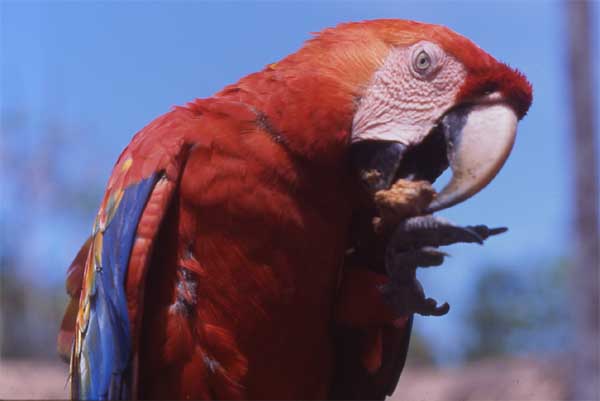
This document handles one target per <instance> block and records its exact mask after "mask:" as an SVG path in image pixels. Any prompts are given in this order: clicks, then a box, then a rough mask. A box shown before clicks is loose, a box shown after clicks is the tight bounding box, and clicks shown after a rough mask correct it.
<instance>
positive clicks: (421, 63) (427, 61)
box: [414, 50, 431, 73]
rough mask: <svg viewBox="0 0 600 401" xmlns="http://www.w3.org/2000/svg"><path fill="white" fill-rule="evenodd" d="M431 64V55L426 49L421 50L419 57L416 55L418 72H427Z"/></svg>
mask: <svg viewBox="0 0 600 401" xmlns="http://www.w3.org/2000/svg"><path fill="white" fill-rule="evenodd" d="M429 66H431V57H429V54H427V52H426V51H425V50H421V51H420V52H419V54H417V57H415V62H414V67H415V70H416V71H418V72H421V73H423V72H426V71H427V69H428V68H429Z"/></svg>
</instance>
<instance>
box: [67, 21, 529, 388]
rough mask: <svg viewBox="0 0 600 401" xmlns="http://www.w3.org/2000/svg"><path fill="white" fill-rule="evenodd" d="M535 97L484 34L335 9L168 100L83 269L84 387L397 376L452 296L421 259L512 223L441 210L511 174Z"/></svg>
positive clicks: (110, 194) (76, 270) (82, 256)
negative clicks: (428, 288)
mask: <svg viewBox="0 0 600 401" xmlns="http://www.w3.org/2000/svg"><path fill="white" fill-rule="evenodd" d="M531 100H532V94H531V86H530V84H529V83H528V82H527V80H526V79H525V77H524V76H523V75H522V74H521V73H519V72H518V71H516V70H513V69H511V68H509V67H508V66H507V65H505V64H502V63H500V62H498V61H496V60H495V59H494V58H492V57H491V56H490V55H488V54H487V53H485V52H484V51H483V50H481V49H480V48H479V47H477V46H476V45H475V44H473V43H472V42H471V41H469V40H468V39H466V38H464V37H462V36H460V35H458V34H456V33H454V32H453V31H451V30H449V29H447V28H445V27H442V26H436V25H429V24H423V23H417V22H412V21H404V20H391V19H389V20H374V21H367V22H361V23H347V24H342V25H339V26H337V27H335V28H331V29H326V30H324V31H322V32H321V33H319V34H318V35H316V36H315V37H314V38H313V39H311V40H309V41H308V42H307V43H306V44H305V45H304V46H303V47H302V48H301V49H300V50H299V51H298V52H296V53H294V54H292V55H290V56H287V57H285V58H284V59H283V60H281V61H279V62H277V63H273V64H270V65H268V66H267V67H265V68H264V69H263V70H262V71H260V72H257V73H254V74H250V75H248V76H246V77H244V78H242V79H241V80H240V81H239V82H237V83H235V84H233V85H230V86H227V87H226V88H225V89H223V90H222V91H220V92H218V93H217V94H215V95H214V96H212V97H210V98H207V99H198V100H195V101H193V102H191V103H189V104H187V105H186V106H183V107H176V108H175V109H174V110H172V111H171V112H169V113H167V114H165V115H163V116H162V117H159V118H157V119H156V120H155V121H153V122H152V123H150V125H148V126H147V127H145V128H144V129H142V130H141V131H140V132H138V133H137V134H136V135H135V137H134V138H133V140H132V141H131V143H130V144H129V145H128V146H127V148H126V149H125V150H124V151H123V153H122V154H121V156H120V157H119V159H118V161H117V163H116V165H115V167H114V170H113V173H112V175H111V177H110V180H109V182H108V187H107V190H106V194H105V196H104V199H103V201H102V204H101V206H100V210H99V212H98V215H97V218H96V221H95V223H94V228H93V233H92V236H91V237H90V239H89V240H88V241H87V242H86V243H85V244H84V246H83V247H82V250H81V251H80V252H79V254H78V255H77V257H76V258H75V260H74V262H73V264H72V265H71V267H70V269H69V272H68V278H67V289H68V292H69V293H70V295H71V296H72V301H71V303H70V305H69V306H68V308H67V312H66V314H65V319H64V321H63V325H62V327H61V332H60V334H59V349H60V350H61V352H62V353H63V354H65V355H67V356H68V355H70V363H71V381H72V384H71V386H72V396H73V397H74V398H142V399H144V398H180V399H200V398H217V399H225V398H253V399H273V398H279V399H284V398H285V399H288V398H295V399H309V398H322V399H323V398H371V399H374V398H383V397H385V395H387V394H391V392H392V391H393V390H394V388H395V386H396V383H397V380H398V377H399V374H400V371H401V370H402V367H403V365H404V360H405V356H406V352H407V347H408V339H409V336H410V330H411V324H412V316H413V313H420V314H424V315H427V314H433V315H440V314H444V313H446V312H447V310H448V307H447V305H442V306H437V304H436V301H435V300H433V299H428V298H425V295H424V293H423V291H422V289H421V287H420V285H419V284H418V282H417V281H416V278H415V275H414V271H415V268H416V267H417V266H429V265H437V264H440V263H441V262H442V261H443V256H444V254H443V253H441V252H439V251H438V250H437V249H436V247H437V246H439V245H444V244H450V243H453V242H458V241H464V242H481V241H482V240H483V239H485V238H486V237H487V236H488V235H492V234H495V233H498V232H500V231H501V230H494V229H492V230H489V229H487V227H485V226H476V227H458V226H454V225H452V224H450V223H448V222H446V221H444V220H442V219H440V218H437V217H435V216H433V215H432V213H433V212H435V211H438V210H440V209H443V208H446V207H449V206H452V205H454V204H456V203H458V202H461V201H463V200H465V199H467V198H468V197H470V196H472V195H473V194H474V193H476V192H477V191H479V190H480V189H481V188H483V187H484V186H485V185H487V184H488V183H489V181H491V180H492V179H493V177H494V176H495V175H496V173H497V172H498V170H499V169H500V168H501V166H502V165H503V163H504V161H505V160H506V158H507V157H508V154H509V152H510V149H511V147H512V144H513V141H514V137H515V132H516V125H517V122H518V120H519V119H521V118H522V117H523V116H524V115H525V113H526V112H527V110H528V108H529V106H530V103H531ZM448 165H449V166H450V167H451V169H452V172H453V178H452V180H451V182H450V183H449V184H448V185H447V186H446V187H445V188H444V189H443V190H442V191H441V192H440V194H438V195H437V196H436V195H435V193H434V192H433V190H432V188H431V185H430V184H431V183H432V182H433V181H434V180H435V178H436V177H437V176H439V175H440V174H441V172H442V171H443V170H444V169H445V168H446V167H448ZM415 216H416V217H415ZM373 222H375V224H373Z"/></svg>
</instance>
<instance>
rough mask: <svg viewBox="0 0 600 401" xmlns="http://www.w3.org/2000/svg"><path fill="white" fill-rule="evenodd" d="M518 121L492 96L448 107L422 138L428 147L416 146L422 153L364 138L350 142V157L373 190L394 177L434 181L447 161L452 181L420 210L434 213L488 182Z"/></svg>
mask: <svg viewBox="0 0 600 401" xmlns="http://www.w3.org/2000/svg"><path fill="white" fill-rule="evenodd" d="M517 123H518V117H517V114H516V112H515V111H514V110H513V108H512V107H510V106H509V105H508V104H506V103H505V102H503V101H502V100H501V99H500V97H499V95H498V94H493V95H491V96H488V97H487V98H486V99H485V100H483V101H481V102H477V103H471V104H467V105H462V106H459V107H456V108H454V109H451V110H450V111H448V112H447V113H446V114H445V115H444V116H443V117H442V118H441V119H440V121H439V123H438V125H437V126H436V127H435V128H434V129H433V130H432V132H431V133H430V134H429V135H428V137H429V138H426V139H425V140H424V141H423V145H424V144H425V142H427V145H426V146H421V144H420V145H417V147H419V146H421V148H423V147H426V148H427V150H426V151H416V152H415V151H414V149H410V148H409V147H407V146H405V145H403V144H401V143H397V142H390V141H365V142H362V143H361V142H358V143H355V144H353V148H352V149H351V152H352V155H351V157H352V161H353V164H354V166H355V168H357V170H358V172H359V176H360V178H361V181H362V182H363V183H364V184H365V186H366V187H367V188H368V189H369V191H370V192H372V193H375V192H377V191H379V190H381V189H387V188H389V187H390V186H391V185H392V184H393V183H394V181H395V180H396V179H398V178H407V179H427V180H429V181H430V182H433V181H434V180H435V178H437V176H439V175H440V174H441V172H442V171H443V170H444V169H445V168H446V167H448V165H449V166H450V168H451V170H452V179H451V180H450V182H449V183H448V185H446V186H445V187H444V188H443V189H442V190H441V191H440V192H439V194H438V195H437V196H436V197H435V198H434V199H433V201H432V202H431V204H430V205H429V206H428V207H427V209H426V210H425V212H426V213H433V212H435V211H438V210H441V209H445V208H448V207H450V206H453V205H456V204H457V203H460V202H462V201H464V200H466V199H468V198H470V197H471V196H473V195H474V194H476V193H477V192H479V191H480V190H481V189H483V188H484V187H485V186H486V185H488V184H489V183H490V181H491V180H492V179H493V178H494V177H495V176H496V174H497V173H498V171H499V170H500V169H501V168H502V166H503V165H504V162H505V161H506V159H507V158H508V155H509V154H510V151H511V149H512V146H513V143H514V140H515V134H516V130H517ZM442 138H443V139H442ZM444 144H445V145H444ZM444 147H445V149H443V148H444ZM440 148H441V149H442V150H440ZM418 153H420V154H418ZM415 154H417V156H416V157H415Z"/></svg>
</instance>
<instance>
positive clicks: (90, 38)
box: [0, 1, 600, 359]
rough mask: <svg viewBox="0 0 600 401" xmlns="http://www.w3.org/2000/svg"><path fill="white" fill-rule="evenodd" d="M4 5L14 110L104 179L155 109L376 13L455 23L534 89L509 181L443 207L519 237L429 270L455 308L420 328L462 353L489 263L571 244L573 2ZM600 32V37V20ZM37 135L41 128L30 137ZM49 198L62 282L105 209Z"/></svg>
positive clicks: (54, 257) (5, 106) (6, 98)
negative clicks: (462, 321)
mask: <svg viewBox="0 0 600 401" xmlns="http://www.w3.org/2000/svg"><path fill="white" fill-rule="evenodd" d="M0 7H1V8H0V11H1V14H0V15H1V27H0V41H1V42H0V43H1V47H0V51H1V53H0V78H1V80H0V83H1V85H2V91H1V93H2V98H1V101H2V110H3V112H4V111H5V110H14V109H19V110H27V111H28V112H29V113H30V114H31V116H32V118H33V120H34V123H33V124H34V125H33V126H34V127H35V124H36V122H37V123H41V122H42V121H43V120H44V119H45V118H47V117H48V116H59V118H60V120H61V121H62V122H63V123H64V124H65V125H67V126H70V127H76V129H77V132H78V135H79V136H78V142H77V143H78V145H77V146H76V147H74V148H73V147H71V148H70V149H69V152H68V153H67V152H65V154H61V152H57V154H55V155H54V156H55V157H57V158H60V159H61V160H62V161H63V162H64V165H65V166H67V167H66V169H67V170H68V171H70V172H71V174H74V175H77V174H81V172H82V171H85V172H86V174H92V175H93V176H94V180H99V182H105V180H106V179H107V178H108V174H109V172H110V169H111V167H112V164H113V163H114V161H115V159H116V157H117V156H118V154H119V153H120V151H121V149H122V148H123V147H124V146H125V145H126V144H127V143H128V142H129V140H130V138H131V136H132V135H133V134H134V133H135V132H136V131H137V130H139V129H140V128H142V127H143V126H144V125H145V124H147V123H148V122H150V121H151V120H152V119H153V118H155V117H157V116H158V115H160V114H162V113H164V112H166V111H168V110H169V109H170V107H172V106H173V105H177V104H183V103H185V102H187V101H189V100H192V99H194V98H196V97H208V96H210V95H211V94H212V93H214V92H216V91H217V90H219V89H220V88H222V87H223V86H224V85H226V84H228V83H231V82H234V81H236V80H237V79H239V78H240V77H242V76H244V75H246V74H248V73H251V72H254V71H256V70H259V69H261V68H262V67H263V66H264V65H266V64H268V63H271V62H274V61H276V60H278V59H280V58H282V57H284V56H285V55H287V54H289V53H291V52H294V51H295V50H296V49H298V48H299V47H300V46H301V44H302V42H303V41H304V40H305V39H307V38H308V37H309V33H310V32H314V31H318V30H321V29H323V28H325V27H328V26H332V25H335V24H337V23H340V22H344V21H351V20H364V19H372V18H405V19H414V20H419V21H424V22H430V23H438V24H443V25H447V26H449V27H450V28H452V29H454V30H456V31H457V32H459V33H461V34H464V35H465V36H467V37H469V38H470V39H472V40H473V41H475V42H476V43H477V44H479V45H480V46H481V47H482V48H483V49H485V50H486V51H488V52H489V53H491V54H492V55H493V56H494V57H496V58H498V59H500V60H502V61H504V62H507V63H508V64H510V65H512V66H514V67H517V68H518V69H520V70H521V71H522V72H524V73H525V75H526V76H527V77H528V78H529V80H530V81H531V83H532V84H533V87H534V103H533V106H532V108H531V110H530V111H529V114H528V116H527V117H526V118H525V120H524V121H523V122H522V123H521V125H520V127H519V134H518V137H517V142H516V145H515V148H514V151H513V153H512V155H511V157H510V158H509V160H508V162H507V164H506V166H505V168H504V169H503V170H502V171H501V173H500V174H499V176H498V177H497V178H496V180H495V181H494V182H493V183H492V184H491V185H490V186H489V187H488V188H487V189H486V190H484V191H483V192H482V193H480V194H478V195H477V196H476V197H475V198H473V199H471V200H470V201H468V202H466V203H464V204H462V205H459V206H457V207H455V208H453V209H451V210H447V211H444V212H442V213H441V214H442V215H443V216H445V217H447V218H449V219H451V220H453V221H456V222H459V223H461V224H479V223H485V224H488V225H506V226H508V227H509V228H510V231H509V233H508V234H505V235H503V236H501V237H498V238H494V239H492V240H490V241H489V243H488V244H486V245H485V246H484V247H479V246H474V245H470V246H466V245H465V246H456V247H452V248H450V249H449V252H450V253H451V254H452V255H453V257H452V258H450V260H449V261H448V262H447V263H446V265H445V266H444V267H442V268H440V269H435V270H429V271H427V272H423V273H421V277H423V281H424V284H425V288H426V289H427V292H428V294H429V295H430V296H433V297H435V298H438V299H439V300H448V301H449V302H450V303H451V305H452V306H453V311H452V312H451V313H450V315H448V316H446V317H444V318H441V319H431V318H430V319H426V318H421V319H419V320H418V322H417V326H418V327H419V328H421V329H422V330H424V331H425V332H429V333H435V332H436V331H438V330H440V328H451V329H453V330H450V331H449V332H448V333H449V335H447V336H444V337H443V338H439V339H437V340H438V345H437V346H438V347H439V348H440V349H444V350H445V352H446V354H447V356H448V358H450V359H451V358H452V355H453V354H452V352H453V351H452V350H453V349H455V348H460V347H457V346H456V344H460V342H461V341H462V338H463V337H462V336H461V328H460V327H458V326H456V320H455V319H453V317H452V316H453V313H454V314H461V313H464V312H465V311H466V308H467V306H468V305H467V303H468V299H467V298H468V297H467V295H468V294H469V288H470V285H471V284H472V283H473V278H474V277H475V276H476V275H477V273H478V270H479V269H482V268H484V265H485V264H487V263H494V264H507V265H511V266H515V267H516V268H520V267H528V266H531V265H532V264H535V263H536V262H537V261H540V260H541V261H545V260H553V259H555V258H558V257H561V256H564V255H566V254H568V252H569V238H570V232H569V226H568V223H569V207H570V203H569V191H570V189H571V186H570V179H569V177H570V176H571V174H570V164H569V162H570V159H569V149H568V147H567V146H568V144H569V142H568V123H569V120H568V108H567V101H568V98H567V95H568V92H567V87H566V85H565V67H566V59H565V57H566V52H565V50H564V48H563V44H564V42H565V36H564V29H563V28H564V23H563V19H562V17H563V9H562V7H563V3H562V2H547V1H535V2H534V1H523V2H516V1H506V2H475V1H414V2H403V3H401V2H367V1H364V2H363V1H354V2H316V1H311V2H283V1H281V2H258V3H256V2H168V1H164V2H85V1H80V2H52V1H46V2H6V1H5V2H2V3H1V5H0ZM596 8H598V7H596ZM596 14H597V10H596ZM595 37H596V38H599V37H600V34H598V31H597V27H596V32H595ZM595 54H596V55H597V54H598V41H597V40H596V43H595ZM598 89H599V87H598V84H596V87H595V88H594V90H595V91H596V93H598V92H600V91H599V90H598ZM38 143H39V141H38V138H37V137H36V132H35V129H31V130H30V133H29V135H28V136H27V138H26V139H25V138H24V146H33V147H35V146H38ZM3 192H4V195H3V199H2V202H3V205H4V206H3V208H2V211H3V213H11V210H13V209H14V210H16V208H17V207H18V203H19V195H18V194H16V195H15V194H14V193H12V192H10V191H9V190H6V191H3ZM65 202H69V200H68V199H65ZM37 205H38V207H39V210H33V211H30V212H31V213H35V215H36V216H37V217H36V219H37V221H38V222H39V224H38V225H36V226H35V228H34V230H36V232H35V233H32V238H34V240H33V242H31V243H29V244H28V246H29V247H30V248H31V249H29V250H28V254H31V255H33V256H32V258H33V257H35V258H38V259H42V260H49V261H51V262H50V263H29V264H28V265H27V267H26V268H25V269H26V270H28V272H26V273H30V274H31V275H32V277H35V278H36V279H39V280H40V281H50V282H54V281H57V280H61V279H62V270H61V269H62V268H61V267H59V268H57V266H65V267H66V265H67V264H68V262H69V260H70V259H71V257H72V256H73V255H74V254H75V253H76V250H77V247H78V245H79V243H80V242H81V241H83V239H84V238H85V237H86V236H87V235H88V232H89V227H91V223H92V216H93V211H90V212H89V213H90V214H89V221H87V222H86V221H82V222H80V223H78V224H61V221H62V220H61V219H62V218H63V217H64V216H58V217H57V216H56V215H53V209H52V208H50V207H45V206H43V204H42V203H37ZM9 230H10V227H9Z"/></svg>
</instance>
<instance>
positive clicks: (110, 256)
mask: <svg viewBox="0 0 600 401" xmlns="http://www.w3.org/2000/svg"><path fill="white" fill-rule="evenodd" d="M159 177H160V174H158V173H156V174H153V175H152V176H150V177H149V178H146V179H144V180H142V181H139V182H138V183H136V184H133V185H130V186H128V187H127V188H125V189H124V190H123V193H122V196H119V197H116V198H115V199H117V200H114V199H111V200H110V201H109V205H110V204H111V203H112V202H115V203H116V204H114V205H110V206H111V207H109V208H108V209H109V211H108V212H107V214H109V218H110V215H111V214H112V218H110V221H107V222H106V224H105V227H104V229H103V230H99V229H97V228H96V229H95V234H94V236H98V235H100V236H101V238H100V240H101V241H96V242H95V244H98V245H96V247H101V249H93V250H92V254H91V256H90V257H89V258H91V259H96V260H101V263H100V265H96V263H97V262H95V263H94V265H93V266H88V268H92V267H93V269H94V270H93V271H90V272H87V273H86V274H93V277H92V279H93V282H92V288H90V289H89V291H88V293H87V296H88V298H89V299H88V301H89V318H88V320H87V324H86V325H85V326H84V327H82V333H81V344H80V352H79V353H78V362H79V363H78V364H77V366H75V367H74V371H73V372H72V374H73V389H74V391H73V396H74V398H79V399H129V398H131V396H132V392H131V390H132V388H131V385H132V346H131V330H130V324H129V316H128V310H127V299H126V296H125V279H126V274H127V266H128V263H129V257H130V254H131V250H132V247H133V243H134V241H135V235H136V230H137V226H138V223H139V220H140V217H141V215H142V212H143V210H144V207H145V205H146V202H147V200H148V198H149V196H150V194H151V192H152V189H153V188H154V186H155V184H156V182H157V180H158V178H159ZM113 208H116V210H114V211H111V210H110V209H113ZM98 253H99V254H100V255H101V258H94V255H95V254H98ZM76 351H77V350H76Z"/></svg>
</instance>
